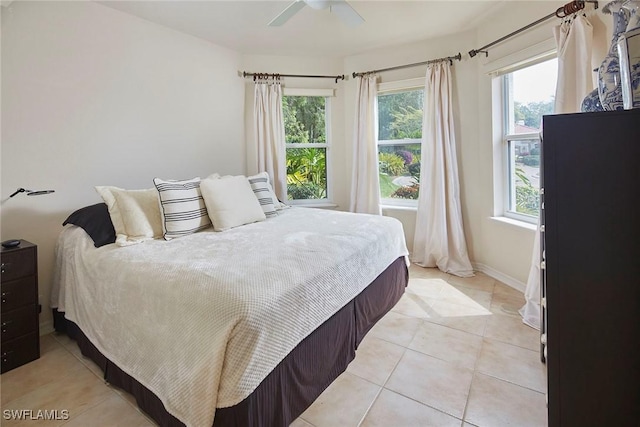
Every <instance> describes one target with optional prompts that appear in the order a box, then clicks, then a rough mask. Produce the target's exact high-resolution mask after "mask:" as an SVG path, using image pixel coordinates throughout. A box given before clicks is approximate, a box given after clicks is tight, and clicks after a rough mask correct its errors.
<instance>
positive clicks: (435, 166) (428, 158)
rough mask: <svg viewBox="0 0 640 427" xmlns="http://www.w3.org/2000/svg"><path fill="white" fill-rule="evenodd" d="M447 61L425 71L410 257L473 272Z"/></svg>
mask: <svg viewBox="0 0 640 427" xmlns="http://www.w3.org/2000/svg"><path fill="white" fill-rule="evenodd" d="M452 102H453V98H452V81H451V64H449V62H447V61H445V62H439V63H435V64H432V65H430V66H429V67H428V69H427V76H426V82H425V96H424V109H423V114H424V115H423V120H422V154H421V156H420V157H421V165H420V195H419V198H418V213H417V217H416V228H415V235H414V245H413V256H412V260H413V262H415V263H416V264H418V265H421V266H423V267H438V268H439V269H440V270H442V271H444V272H446V273H450V274H454V275H456V276H460V277H470V276H473V268H472V267H471V262H470V261H469V256H468V254H467V244H466V241H465V237H464V228H463V225H462V212H461V208H460V189H459V183H458V162H457V158H456V139H455V133H454V122H453V108H452Z"/></svg>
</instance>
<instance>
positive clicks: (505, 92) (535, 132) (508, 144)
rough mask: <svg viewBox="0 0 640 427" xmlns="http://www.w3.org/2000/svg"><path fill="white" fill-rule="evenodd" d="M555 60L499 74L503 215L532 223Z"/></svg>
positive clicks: (535, 214) (551, 105)
mask: <svg viewBox="0 0 640 427" xmlns="http://www.w3.org/2000/svg"><path fill="white" fill-rule="evenodd" d="M557 69H558V61H557V59H556V58H553V59H547V60H545V61H543V62H539V63H536V64H534V65H529V66H526V67H523V68H520V69H518V70H516V71H513V72H510V73H508V74H504V75H502V76H501V77H500V78H501V79H502V81H501V84H502V101H503V105H502V111H503V116H504V117H503V121H502V123H503V127H504V129H503V135H504V138H503V143H504V150H505V156H504V159H505V167H504V174H505V180H504V181H505V185H504V216H506V217H510V218H513V219H518V220H522V221H526V222H530V223H535V222H536V221H537V218H538V213H539V207H540V203H539V200H540V198H539V195H540V154H541V153H540V148H541V146H540V145H541V144H540V131H541V129H542V116H543V115H545V114H553V108H554V96H555V91H556V79H557Z"/></svg>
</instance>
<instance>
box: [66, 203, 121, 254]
mask: <svg viewBox="0 0 640 427" xmlns="http://www.w3.org/2000/svg"><path fill="white" fill-rule="evenodd" d="M67 224H73V225H75V226H78V227H82V228H83V229H84V231H86V232H87V234H88V235H89V236H90V237H91V238H92V239H93V245H94V246H95V247H96V248H99V247H100V246H104V245H108V244H110V243H115V241H116V230H115V229H114V228H113V223H112V222H111V217H110V216H109V209H108V208H107V204H106V203H96V204H95V205H91V206H85V207H84V208H81V209H78V210H77V211H75V212H74V213H72V214H71V215H69V217H68V218H67V219H66V220H65V221H64V222H63V223H62V225H67Z"/></svg>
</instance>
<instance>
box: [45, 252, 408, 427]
mask: <svg viewBox="0 0 640 427" xmlns="http://www.w3.org/2000/svg"><path fill="white" fill-rule="evenodd" d="M408 280H409V273H408V270H407V266H406V263H405V261H404V258H403V257H401V258H398V259H397V260H396V261H394V262H393V263H392V264H391V265H390V266H389V267H388V268H387V269H386V270H385V271H383V272H382V273H381V274H380V275H379V276H378V277H377V278H376V279H375V280H374V281H373V282H372V283H371V284H370V285H369V286H368V287H367V288H366V289H364V290H363V291H362V292H361V293H360V294H359V295H358V296H357V297H355V298H354V299H353V300H351V301H350V302H349V303H348V304H347V305H345V306H344V307H343V308H342V309H340V310H339V311H338V312H337V313H336V314H334V315H333V316H332V317H331V318H330V319H329V320H327V321H326V322H324V323H323V324H322V325H320V326H319V327H318V328H317V329H316V330H315V331H314V332H312V333H311V334H310V335H309V336H308V337H306V338H305V339H304V340H302V341H301V342H300V344H298V345H297V346H296V347H295V348H294V349H293V350H292V351H291V353H289V354H288V355H287V356H286V357H285V358H284V359H283V360H282V361H281V362H280V363H279V364H278V365H277V366H276V367H275V369H274V370H273V371H271V373H270V374H269V375H268V376H267V377H266V378H265V379H264V380H263V381H262V383H260V385H259V386H258V387H257V388H256V390H254V392H253V393H251V394H250V395H249V396H248V397H247V398H246V399H245V400H243V401H242V402H240V403H238V404H237V405H234V406H232V407H229V408H217V409H216V414H215V420H214V423H213V425H214V427H221V426H224V427H227V426H234V427H249V426H255V427H274V426H282V427H287V426H288V425H289V424H291V422H293V420H295V419H296V418H297V417H298V416H300V414H302V412H304V410H305V409H306V408H307V407H309V405H311V403H313V401H314V400H316V398H317V397H318V396H319V395H320V394H321V393H322V392H323V391H324V390H325V389H326V388H327V387H328V386H329V384H331V383H332V382H333V381H334V380H335V379H336V378H337V377H338V376H339V375H340V374H341V373H342V372H344V371H345V370H346V369H347V366H348V365H349V363H350V362H351V361H352V360H353V359H354V358H355V352H356V349H357V348H358V345H359V344H360V342H361V341H362V339H363V338H364V336H365V335H366V334H367V332H368V331H369V330H370V329H371V328H372V327H373V326H374V325H375V323H376V322H377V321H378V320H380V319H381V318H382V317H383V316H384V315H385V314H386V313H387V312H388V311H389V310H390V309H391V308H392V307H393V306H394V305H395V304H396V303H397V302H398V300H399V299H400V297H401V296H402V294H403V293H404V290H405V287H406V286H407V283H408ZM53 315H54V328H55V330H56V331H57V332H62V333H66V334H67V335H69V337H71V338H72V339H74V340H76V342H77V343H78V347H79V348H80V350H81V352H82V354H83V355H84V356H86V357H88V358H90V359H91V360H93V361H94V362H95V363H96V364H97V365H98V366H99V367H100V368H101V369H102V370H103V371H104V378H105V380H106V381H107V382H109V383H110V384H112V385H114V386H117V387H119V388H122V389H123V390H125V391H127V392H129V393H131V394H132V395H133V396H134V397H135V398H136V401H137V403H138V406H139V407H140V409H142V410H143V411H145V412H146V413H147V414H149V416H150V417H151V418H153V419H154V420H155V421H156V422H157V423H158V424H159V425H160V426H163V427H164V426H184V424H183V423H182V422H181V421H180V420H178V419H177V418H175V417H174V416H173V415H171V414H170V413H168V412H167V411H166V409H165V408H164V405H163V404H162V402H161V401H160V399H159V398H158V397H157V396H156V395H155V394H153V393H152V392H151V391H150V390H149V389H147V388H146V387H144V386H143V385H142V384H140V383H139V382H138V381H136V380H135V379H134V378H133V377H131V376H129V375H128V374H126V373H125V372H123V371H122V370H121V369H120V368H119V367H118V366H116V365H115V364H114V363H112V362H111V361H109V360H108V359H107V358H106V357H104V356H103V355H102V353H100V351H98V349H97V348H96V347H95V346H94V345H93V344H92V343H91V342H90V341H89V340H88V339H87V337H86V336H85V335H84V333H83V332H82V331H81V330H80V328H79V327H78V326H77V325H76V324H75V323H73V322H71V321H69V320H67V319H65V317H64V313H62V312H58V311H57V310H56V309H54V310H53Z"/></svg>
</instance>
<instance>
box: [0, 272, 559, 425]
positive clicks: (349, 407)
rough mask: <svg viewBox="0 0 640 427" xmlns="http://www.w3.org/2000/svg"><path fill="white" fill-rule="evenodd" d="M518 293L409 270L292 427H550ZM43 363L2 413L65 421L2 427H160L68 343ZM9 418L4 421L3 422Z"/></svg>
mask: <svg viewBox="0 0 640 427" xmlns="http://www.w3.org/2000/svg"><path fill="white" fill-rule="evenodd" d="M523 304H524V298H523V296H522V293H520V292H518V291H515V290H513V289H512V288H510V287H508V286H506V285H504V284H502V283H499V282H497V281H495V280H494V279H492V278H490V277H488V276H486V275H484V274H482V273H477V274H476V276H475V277H473V278H467V279H463V278H459V277H455V276H451V275H447V274H444V273H442V272H440V271H439V270H437V269H424V268H421V267H418V266H415V265H412V266H411V268H410V281H409V286H408V288H407V292H406V293H405V295H404V296H403V297H402V299H401V300H400V302H399V303H398V304H397V305H396V306H395V307H394V308H393V310H392V311H391V312H389V313H388V314H387V315H386V316H385V317H384V318H383V319H382V320H381V321H380V322H379V323H378V324H377V325H376V326H375V327H374V328H373V329H372V330H371V332H370V333H369V334H368V335H367V337H366V338H365V339H364V341H363V343H362V345H361V346H360V348H359V349H358V352H357V355H356V359H355V360H354V361H353V362H352V363H351V364H350V365H349V367H348V369H347V372H345V373H344V374H342V375H341V376H340V377H338V379H336V381H334V382H333V384H331V385H330V386H329V388H328V389H327V390H325V392H324V393H323V394H322V395H321V396H320V397H319V398H318V399H317V400H316V401H315V402H314V403H313V405H311V407H309V408H308V409H307V410H306V411H305V412H304V413H303V414H302V415H301V416H300V418H298V419H297V420H296V421H295V422H294V423H293V424H292V425H291V427H351V426H353V427H356V426H362V427H374V426H376V427H378V426H379V427H426V426H437V427H446V426H457V427H471V426H479V427H485V426H486V427H500V426H518V427H525V426H535V427H538V426H546V425H547V415H546V404H545V395H544V392H545V389H546V370H545V367H544V365H543V364H542V363H540V358H539V354H538V349H539V345H538V342H539V338H538V331H536V330H534V329H531V328H529V327H527V326H525V325H524V324H523V323H522V321H521V319H520V317H519V315H518V314H517V312H516V311H515V310H517V309H518V308H519V307H521V306H522V305H523ZM41 347H42V355H41V357H40V359H38V360H37V361H34V362H32V363H29V364H27V365H24V366H22V367H20V368H17V369H14V370H13V371H10V372H7V373H5V374H3V375H2V376H1V377H0V383H1V387H2V388H1V389H0V393H1V395H2V398H1V401H2V409H3V415H4V414H5V413H4V410H7V409H31V410H33V411H34V414H35V413H36V411H37V410H39V409H41V410H45V409H46V410H53V409H58V410H61V409H67V410H68V411H69V416H70V418H69V419H68V420H58V421H25V420H22V421H16V420H6V419H0V424H2V425H3V426H18V425H28V426H35V425H39V424H43V425H46V426H57V425H64V426H67V427H72V426H89V425H90V426H98V427H100V426H127V427H133V426H153V425H155V424H154V423H153V421H151V420H150V419H149V418H147V417H146V416H145V415H144V413H142V412H141V411H140V410H139V409H138V408H137V405H136V403H135V400H134V399H133V398H132V396H131V395H129V394H127V393H125V392H123V391H121V390H119V389H117V388H115V387H112V386H110V385H108V384H105V383H104V381H103V380H102V372H101V371H100V369H99V368H98V367H97V366H96V365H95V364H93V362H91V361H90V360H88V359H86V358H84V357H83V356H82V355H81V354H80V351H79V350H78V348H77V346H76V344H75V342H74V341H72V340H70V339H69V338H67V337H66V336H64V335H57V334H50V335H46V336H43V337H42V338H41ZM3 418H4V416H3Z"/></svg>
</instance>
